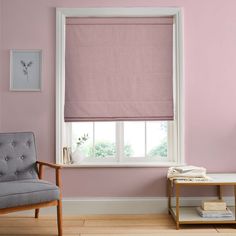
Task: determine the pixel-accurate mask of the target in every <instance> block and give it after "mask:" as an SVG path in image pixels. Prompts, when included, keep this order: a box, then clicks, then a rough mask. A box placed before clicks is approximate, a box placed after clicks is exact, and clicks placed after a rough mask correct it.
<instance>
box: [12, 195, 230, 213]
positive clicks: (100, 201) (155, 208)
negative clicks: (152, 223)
mask: <svg viewBox="0 0 236 236" xmlns="http://www.w3.org/2000/svg"><path fill="white" fill-rule="evenodd" d="M212 198H213V197H204V198H203V197H181V198H180V204H181V206H199V205H200V204H201V201H202V200H203V199H205V200H207V199H212ZM224 200H225V201H226V203H227V205H228V206H233V205H234V198H233V197H225V198H224ZM172 204H173V205H175V199H174V198H173V199H172ZM167 207H168V200H167V198H166V197H143V198H140V197H137V198H136V197H120V198H114V197H106V198H103V197H94V198H93V197H91V198H64V199H63V215H97V214H100V215H108V214H164V213H167ZM16 214H17V215H19V214H20V215H29V214H31V215H33V211H24V212H20V213H14V215H16ZM40 214H42V215H54V214H56V209H55V207H48V208H43V209H41V210H40Z"/></svg>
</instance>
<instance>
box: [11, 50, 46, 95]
mask: <svg viewBox="0 0 236 236" xmlns="http://www.w3.org/2000/svg"><path fill="white" fill-rule="evenodd" d="M41 77H42V50H41V49H33V50H18V49H12V50H10V91H41V89H42V81H41V80H42V78H41Z"/></svg>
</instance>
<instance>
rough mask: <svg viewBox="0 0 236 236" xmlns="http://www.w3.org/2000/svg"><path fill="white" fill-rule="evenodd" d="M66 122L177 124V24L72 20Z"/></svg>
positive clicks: (68, 32) (68, 21)
mask: <svg viewBox="0 0 236 236" xmlns="http://www.w3.org/2000/svg"><path fill="white" fill-rule="evenodd" d="M65 62H66V63H65V110H64V112H65V121H66V122H71V121H114V120H172V119H173V114H174V112H173V85H172V83H173V82H172V80H173V79H172V78H173V71H172V70H173V69H172V68H173V18H171V17H158V18H67V19H66V58H65Z"/></svg>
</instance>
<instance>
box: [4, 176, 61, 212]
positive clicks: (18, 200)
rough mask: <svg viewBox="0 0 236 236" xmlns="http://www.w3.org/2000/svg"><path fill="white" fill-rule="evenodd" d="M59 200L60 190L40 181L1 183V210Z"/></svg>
mask: <svg viewBox="0 0 236 236" xmlns="http://www.w3.org/2000/svg"><path fill="white" fill-rule="evenodd" d="M53 200H59V188H58V187H57V186H56V185H54V184H52V183H49V182H47V181H43V180H39V179H31V180H18V181H8V182H0V209H3V208H9V207H17V206H24V205H31V204H37V203H42V202H49V201H53Z"/></svg>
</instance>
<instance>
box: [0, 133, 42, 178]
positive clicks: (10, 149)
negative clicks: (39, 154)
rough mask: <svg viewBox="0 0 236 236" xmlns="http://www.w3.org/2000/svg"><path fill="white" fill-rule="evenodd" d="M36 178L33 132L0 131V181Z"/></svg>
mask: <svg viewBox="0 0 236 236" xmlns="http://www.w3.org/2000/svg"><path fill="white" fill-rule="evenodd" d="M37 178H38V174H37V168H36V150H35V140H34V134H33V133H32V132H19V133H0V182H4V181H14V180H23V179H37Z"/></svg>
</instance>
